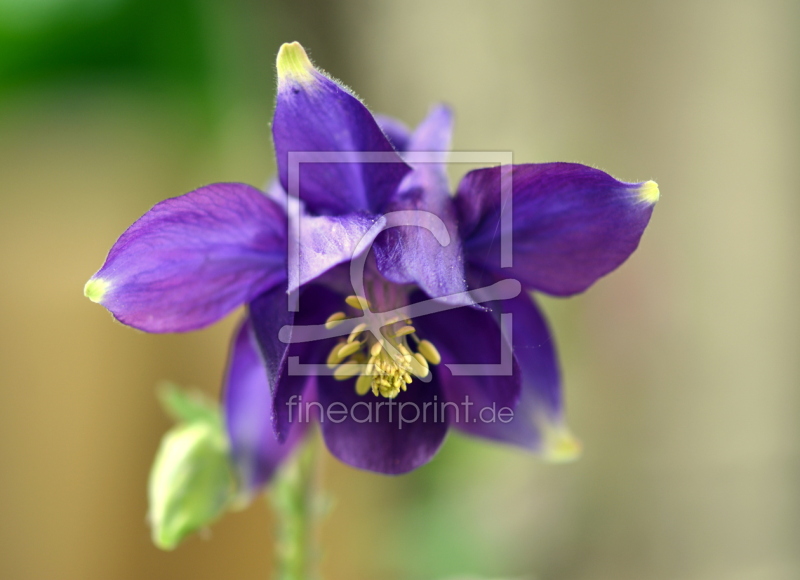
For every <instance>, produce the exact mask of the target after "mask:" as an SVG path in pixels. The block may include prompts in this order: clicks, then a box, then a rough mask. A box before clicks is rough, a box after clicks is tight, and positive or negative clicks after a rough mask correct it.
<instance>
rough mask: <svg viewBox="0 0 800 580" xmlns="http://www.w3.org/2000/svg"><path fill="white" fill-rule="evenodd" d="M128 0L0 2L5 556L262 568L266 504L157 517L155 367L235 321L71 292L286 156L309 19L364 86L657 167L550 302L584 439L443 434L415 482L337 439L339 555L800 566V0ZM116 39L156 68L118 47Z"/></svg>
mask: <svg viewBox="0 0 800 580" xmlns="http://www.w3.org/2000/svg"><path fill="white" fill-rule="evenodd" d="M141 1H142V4H141V5H142V6H144V5H145V4H146V2H144V1H143V0H141ZM131 3H133V4H136V0H130V1H127V0H113V1H111V0H106V1H102V0H84V1H81V0H72V1H68V0H48V1H47V2H45V1H44V0H43V1H42V2H37V3H35V10H34V3H31V4H30V5H28V4H25V3H24V2H22V0H0V42H2V43H4V44H2V45H0V49H2V50H0V53H3V51H5V53H4V54H5V56H6V57H7V58H6V60H5V61H1V62H0V81H2V85H1V86H0V89H1V92H0V265H1V266H2V274H1V275H0V290H1V291H2V294H1V295H2V300H0V320H2V331H0V381H1V383H2V385H1V387H0V465H2V467H1V468H0V469H2V474H1V475H0V510H2V511H1V512H0V514H2V515H0V577H2V578H4V579H5V578H8V579H10V580H17V579H20V580H22V579H25V580H27V579H48V580H49V579H117V578H119V579H131V580H133V579H140V578H145V577H146V578H154V579H155V578H164V579H167V578H194V579H198V580H201V579H212V578H237V579H247V578H254V579H255V578H267V577H270V576H269V570H270V565H271V550H272V547H271V542H272V539H273V536H272V528H271V525H272V524H271V519H270V516H269V512H268V510H267V508H266V507H265V506H264V505H263V504H262V503H257V504H255V505H253V506H252V507H251V508H250V509H249V510H248V511H247V512H244V513H241V514H235V515H231V516H228V517H226V518H225V519H224V520H223V521H221V522H220V523H219V524H217V525H216V526H214V527H213V528H212V530H211V537H210V538H209V539H206V540H204V539H200V538H192V539H190V540H189V541H187V542H186V543H185V545H183V546H181V547H179V548H178V549H177V550H176V551H175V552H172V553H162V552H159V551H158V550H156V549H155V548H154V547H153V546H152V544H151V543H150V540H149V531H148V529H147V527H146V525H145V519H144V517H145V512H146V496H145V486H146V480H147V473H148V469H149V466H150V462H151V460H152V457H153V455H154V453H155V450H156V448H157V445H158V441H159V439H160V437H161V435H162V434H163V433H164V431H165V430H166V429H167V428H168V427H169V422H168V420H167V419H166V417H165V416H164V415H163V413H162V412H161V411H160V409H159V408H158V405H157V403H156V400H155V397H154V386H155V384H156V383H157V382H158V381H159V380H161V379H165V378H168V379H171V380H174V381H176V382H178V383H180V384H183V385H187V386H196V387H199V388H202V389H203V390H205V391H206V392H208V393H211V394H216V393H217V391H218V388H219V380H220V377H221V374H222V370H223V367H224V361H225V356H226V350H227V342H228V337H229V335H230V332H231V329H232V327H233V324H234V323H235V317H232V318H231V319H229V320H226V321H225V322H223V323H221V324H219V325H217V326H215V327H213V328H211V329H209V330H206V331H203V332H199V333H194V334H187V335H174V336H153V335H145V334H142V333H138V332H135V331H133V330H130V329H128V328H125V327H123V326H121V325H119V324H117V323H114V322H113V321H112V319H111V317H110V316H109V315H108V313H107V312H105V311H104V310H103V309H102V308H100V307H98V306H97V305H94V304H92V303H90V302H89V301H88V300H86V299H85V298H83V296H82V294H81V289H82V286H83V283H84V282H85V280H86V279H87V278H88V277H89V276H90V275H91V274H92V273H93V272H94V271H95V270H96V269H97V268H98V267H99V266H100V265H101V263H102V261H103V258H104V257H105V252H106V251H107V250H108V248H109V247H110V246H111V244H112V243H113V241H114V240H115V239H116V237H117V236H118V235H119V234H120V233H121V232H122V231H123V230H124V229H125V228H126V227H127V226H128V225H129V224H130V223H131V222H132V221H133V220H134V219H136V218H137V217H138V216H139V215H140V214H142V213H143V212H144V211H146V210H147V209H148V208H149V207H150V206H151V205H152V204H154V203H155V202H157V201H159V200H161V199H164V198H166V197H170V196H174V195H177V194H180V193H184V192H186V191H189V190H191V189H193V188H195V187H197V186H199V185H201V184H204V183H208V182H213V181H226V180H227V181H233V180H235V181H244V182H248V183H252V184H256V185H259V184H262V183H264V182H265V181H266V179H267V178H268V177H269V176H270V174H271V172H272V170H273V162H272V158H271V155H272V154H271V143H270V134H269V127H268V123H269V119H270V116H271V107H272V98H273V86H272V85H273V82H274V71H273V68H272V66H273V65H272V62H273V59H274V55H275V53H276V52H277V48H278V46H279V45H280V43H281V42H284V41H291V40H299V41H300V42H302V43H303V44H304V45H305V46H306V47H307V48H308V50H309V52H310V53H311V56H312V58H313V59H314V60H315V61H316V62H317V64H318V65H320V66H321V67H322V68H324V69H326V70H327V71H329V72H330V73H331V74H333V75H334V76H336V77H337V78H340V79H342V80H343V81H344V82H346V83H347V84H348V85H349V86H351V87H353V88H354V89H355V90H356V91H357V92H358V94H359V95H360V96H361V97H362V98H363V99H364V100H365V101H366V103H367V104H368V106H370V108H371V109H372V110H373V111H380V112H383V113H387V114H391V115H394V116H397V117H400V118H402V119H404V120H406V121H407V122H409V123H412V124H413V123H416V122H418V121H419V120H420V119H421V118H422V117H423V115H424V114H425V112H426V110H427V108H428V106H429V105H430V104H432V103H433V102H435V101H438V100H445V101H447V102H448V103H450V104H451V105H452V106H453V107H454V109H455V111H456V114H457V128H456V134H455V143H454V146H455V148H456V149H459V150H487V149H488V150H491V149H498V150H512V151H513V152H514V156H515V160H516V161H517V162H530V161H556V160H560V161H579V162H583V163H588V164H591V165H593V166H596V167H599V168H602V169H604V170H607V171H609V172H611V173H612V174H613V175H615V176H616V177H618V178H620V179H624V180H627V181H640V180H646V179H655V180H656V181H658V183H659V185H660V187H661V192H662V197H661V201H660V202H659V205H658V207H657V209H656V211H655V213H654V217H653V220H652V223H651V226H650V228H649V229H648V231H647V232H646V234H645V236H644V238H643V241H642V244H641V246H640V248H639V250H638V251H637V253H636V254H634V256H633V258H632V259H631V260H630V261H629V262H628V263H626V264H625V265H624V266H623V267H622V268H621V269H620V270H619V271H617V272H616V273H614V274H613V275H612V276H610V277H609V278H608V279H604V280H602V281H601V282H599V283H598V284H597V285H596V286H595V287H593V288H592V289H591V290H590V291H589V292H588V293H587V294H585V295H583V296H580V297H577V298H574V299H570V300H567V301H562V300H553V299H546V300H544V305H545V307H546V309H547V310H548V312H549V313H550V314H551V322H552V325H553V327H554V331H555V334H556V338H557V340H558V343H559V345H560V348H561V356H562V363H563V367H564V375H565V381H566V390H567V398H568V402H569V417H570V423H571V425H572V427H573V429H574V430H575V431H576V433H577V434H578V435H579V436H580V437H581V438H582V440H583V442H584V446H585V453H584V457H583V459H582V460H581V461H580V462H578V463H576V464H574V465H567V466H552V465H546V464H543V463H541V462H539V461H537V460H535V459H534V458H532V457H530V456H528V455H526V454H524V453H522V452H519V451H516V450H513V449H510V448H505V447H500V446H495V445H491V444H488V443H484V442H479V441H474V440H468V439H465V438H462V437H459V436H451V437H450V439H449V440H448V442H447V443H446V445H445V448H444V450H443V451H442V452H441V454H440V456H439V457H438V458H437V459H436V461H434V462H433V463H432V464H430V465H429V466H426V467H425V468H423V469H420V470H418V471H417V472H415V473H413V474H411V475H409V476H404V477H401V478H395V479H388V478H385V477H380V476H376V475H371V474H366V473H361V472H356V471H354V470H351V469H349V468H346V467H344V466H342V465H339V464H336V463H335V462H334V461H332V460H329V461H327V462H326V466H325V471H326V479H325V486H326V488H327V490H328V491H329V492H330V494H331V495H332V496H333V497H335V499H336V501H335V507H334V510H333V512H332V514H331V516H330V517H329V518H328V519H327V520H326V522H325V525H324V528H323V541H324V549H325V556H324V565H323V570H324V572H325V577H326V578H329V579H339V578H347V579H355V580H358V579H374V578H382V579H395V578H396V579H401V578H403V579H405V578H419V579H423V578H426V579H427V578H447V577H457V576H465V575H467V576H476V577H486V578H492V577H495V578H496V577H516V578H537V579H543V580H562V579H563V580H567V579H569V580H644V579H648V580H649V579H655V580H661V579H664V580H790V579H796V578H800V552H799V551H798V546H800V501H799V500H798V496H799V495H800V446H799V444H800V429H799V428H798V419H797V417H798V411H800V397H798V386H800V380H799V379H800V376H799V375H800V369H799V368H798V358H797V354H798V351H799V348H798V347H800V344H799V343H800V341H799V340H798V338H800V330H799V328H800V326H799V325H798V305H797V304H798V301H797V288H798V281H799V280H798V259H797V255H796V254H797V251H798V247H800V244H799V243H798V242H800V240H798V228H797V225H796V224H797V216H798V209H799V208H798V197H799V194H800V191H799V189H798V185H800V179H798V178H799V177H800V175H798V173H799V172H800V170H799V169H798V135H799V133H798V129H799V128H800V127H798V120H799V119H798V110H800V107H798V102H799V99H798V97H800V84H798V82H799V81H800V78H799V77H800V75H798V71H800V51H799V50H798V49H799V48H800V47H799V46H798V31H800V28H799V27H798V24H800V19H799V18H798V17H800V4H798V3H797V2H793V1H785V2H780V1H768V0H761V1H744V2H730V1H721V0H717V1H707V2H692V1H688V0H676V1H673V2H657V1H638V2H637V1H633V0H630V1H615V2H592V1H590V0H585V1H581V2H558V1H555V0H553V1H541V2H540V1H529V2H525V1H508V0H506V1H504V0H499V1H488V0H486V1H472V0H428V1H424V0H403V1H402V2H401V1H366V0H364V1H355V0H347V1H342V2H337V3H335V4H333V3H321V2H320V3H318V4H317V3H313V2H310V1H308V0H303V1H301V2H295V3H291V4H290V3H288V2H286V3H284V2H277V1H274V2H257V1H255V0H252V1H246V0H238V1H235V2H231V3H229V4H222V3H212V2H211V1H210V0H209V1H207V2H205V1H200V0H198V1H197V2H193V1H189V0H182V1H181V2H176V4H174V5H170V6H172V7H174V9H173V8H170V9H169V10H167V9H166V8H165V9H163V10H160V9H159V10H160V11H158V12H154V13H153V14H154V15H153V16H152V17H151V15H150V13H147V14H145V15H142V14H140V13H138V12H135V10H134V8H135V7H133V8H132V7H131V6H129V5H130V4H131ZM53 6H55V7H56V8H53ZM153 6H155V4H153ZM98 7H99V8H98ZM48 9H52V10H56V12H52V13H50V12H47V11H46V10H48ZM90 9H91V10H90ZM92 10H93V11H92ZM126 10H127V11H129V12H130V14H139V17H137V18H140V19H139V20H135V19H133V17H132V16H131V17H130V18H129V17H128V16H126V14H128V12H125V11H126ZM37 11H38V12H37ZM115 11H116V12H115ZM52 14H56V15H57V16H58V17H59V18H65V19H66V20H65V21H67V22H71V23H72V24H70V26H72V25H74V22H77V20H75V19H80V18H92V19H94V20H92V23H93V24H91V27H90V30H92V31H93V32H92V34H94V35H95V36H91V37H89V36H85V35H84V38H92V39H94V38H97V39H99V40H97V44H96V45H92V44H89V45H86V46H84V47H83V48H82V49H81V50H83V51H84V52H85V58H84V57H83V56H81V58H84V60H81V59H78V58H77V57H76V60H75V62H90V63H94V64H93V65H92V67H94V68H92V67H89V68H86V67H83V68H81V67H78V66H66V65H64V66H61V65H59V66H55V65H54V66H50V65H49V64H48V63H50V62H51V60H52V59H56V57H57V56H59V55H62V56H63V54H72V53H70V52H69V51H70V50H72V48H70V47H72V46H73V45H72V44H67V45H63V43H64V42H67V40H64V38H67V39H69V38H71V37H68V35H67V36H65V34H66V33H64V32H63V30H64V28H63V27H64V26H67V25H63V26H62V25H60V24H59V26H61V28H55V29H53V30H56V31H61V32H49V31H50V29H49V28H46V26H55V25H53V24H52V22H55V20H52V18H55V16H52ZM87 14H88V15H89V16H86V15H87ZM119 14H122V16H119ZM43 15H44V16H43ZM156 16H157V17H158V18H156ZM112 17H113V18H116V19H117V20H113V23H115V24H114V26H115V27H116V28H112V27H111V24H108V23H109V22H112V21H111V20H108V19H109V18H112ZM48 18H51V20H48ZM104 19H105V20H104ZM42 22H44V23H45V24H42ZM59 22H60V21H59ZM81 22H82V21H81ZM171 23H172V24H171ZM175 23H178V24H175ZM187 23H191V24H192V26H193V28H191V30H190V32H186V33H185V36H181V37H178V36H173V35H172V32H170V31H171V30H172V29H171V28H169V26H173V25H174V26H178V25H180V26H184V25H185V26H189V24H187ZM36 26H38V27H39V28H36ZM43 26H44V28H42V27H43ZM31 30H34V31H36V30H39V31H42V30H43V31H44V32H42V34H41V38H43V39H45V40H43V41H41V42H43V43H44V44H41V42H40V44H36V42H39V41H36V38H39V37H35V38H34V37H31V38H34V40H30V41H28V40H25V39H27V38H28V37H26V36H25V35H26V34H28V35H30V34H32V33H31V32H30V31H31ZM81 30H82V29H81ZM87 30H89V29H87ZM181 30H184V29H183V28H182V29H181ZM186 30H189V29H188V28H187V29H186ZM45 33H46V34H45ZM59 34H60V36H59ZM87 34H88V33H87ZM120 34H121V35H122V36H120ZM114 35H116V36H114ZM107 36H108V37H109V40H108V42H106V37H107ZM76 38H77V37H76ZM120 38H121V40H120ZM20 39H23V40H24V42H23V40H20ZM151 41H152V42H151ZM60 42H61V43H62V44H59V43H60ZM70 42H71V41H70ZM75 42H79V41H78V40H76V41H75ZM87 42H88V41H87ZM91 42H95V41H94V40H92V41H91ZM26 43H27V44H26ZM126 43H129V44H130V46H135V47H140V49H137V50H140V52H141V54H142V55H144V56H142V57H141V59H140V60H141V62H144V63H149V64H148V65H147V66H152V67H153V70H156V71H157V74H156V73H153V74H152V75H151V76H144V73H142V72H141V71H143V70H147V71H149V70H150V69H149V68H147V67H145V66H144V65H140V64H136V63H139V60H135V59H133V60H130V59H129V60H130V62H133V63H134V64H136V66H133V65H128V64H126V65H125V67H122V65H119V64H118V61H113V62H112V60H111V57H110V56H108V55H110V54H112V53H113V54H117V53H118V54H121V55H127V54H128V52H125V50H127V49H126V47H127V46H128V44H126ZM65 46H66V47H65ZM75 46H77V45H75ZM87 47H88V48H87ZM142 47H144V48H142ZM75 50H76V51H77V49H75ZM15 51H16V52H15ZM37 51H38V52H37ZM58 51H61V53H59V52H58ZM64 51H66V52H64ZM113 51H117V52H113ZM73 52H74V51H73ZM84 52H80V54H81V55H84ZM134 53H135V54H137V55H138V54H140V53H139V52H135V51H134V50H133V49H131V51H130V54H134ZM75 54H78V52H75ZM37 55H38V56H37ZM54 55H55V56H54ZM198 55H201V56H202V58H200V56H198ZM17 57H19V58H17ZM36 58H39V60H36ZM64 58H66V57H64ZM119 58H122V57H119ZM126 58H128V57H126ZM131 58H132V57H131ZM15 59H16V60H15ZM26 59H27V60H26ZM47 59H51V60H47ZM87 59H88V60H87ZM170 59H171V60H170ZM9 62H10V63H11V64H8V63H9ZM52 62H55V61H54V60H52ZM59 62H60V61H59ZM69 62H72V61H69ZM119 62H125V63H128V61H127V60H120V61H119ZM20 63H21V64H20ZM31 63H33V64H31ZM37 63H38V64H37ZM41 63H45V64H46V65H47V66H45V65H43V64H41ZM98 63H99V64H98ZM165 63H166V64H165ZM198 63H199V64H198ZM162 65H163V66H162ZM167 65H169V66H167ZM26 67H27V68H26ZM36 67H39V68H36ZM48 67H49V68H48ZM126 67H127V68H126ZM159 67H160V68H159ZM20 71H21V72H20ZM31 71H32V72H31ZM87 71H88V72H87ZM98 71H99V72H98ZM3 75H6V76H5V77H4V76H3ZM9 79H11V80H9ZM143 79H144V80H143ZM187 79H188V80H187ZM460 172H462V173H463V169H462V170H461V171H460ZM458 174H459V171H458V170H455V175H454V177H457V175H458Z"/></svg>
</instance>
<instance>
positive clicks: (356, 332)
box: [347, 322, 368, 342]
mask: <svg viewBox="0 0 800 580" xmlns="http://www.w3.org/2000/svg"><path fill="white" fill-rule="evenodd" d="M367 328H368V326H367V325H366V324H365V323H363V322H362V323H361V324H358V325H357V326H356V327H355V328H354V329H353V330H352V332H351V333H350V336H348V337H347V342H353V341H354V340H355V339H356V338H357V337H358V335H359V334H361V333H362V332H364V331H365V330H366V329H367Z"/></svg>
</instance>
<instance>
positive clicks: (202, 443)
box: [148, 389, 236, 550]
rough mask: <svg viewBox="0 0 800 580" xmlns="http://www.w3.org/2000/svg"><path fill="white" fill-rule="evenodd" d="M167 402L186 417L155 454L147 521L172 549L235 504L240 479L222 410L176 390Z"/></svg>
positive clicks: (164, 396) (161, 542) (158, 540)
mask: <svg viewBox="0 0 800 580" xmlns="http://www.w3.org/2000/svg"><path fill="white" fill-rule="evenodd" d="M162 401H163V402H164V403H165V406H167V407H169V408H170V409H171V410H172V412H173V413H174V414H175V415H177V416H178V417H179V418H180V419H182V422H181V423H179V424H178V425H176V426H175V427H173V428H172V429H170V430H169V431H168V432H167V433H166V435H164V438H163V439H162V440H161V447H160V448H159V450H158V453H157V454H156V458H155V461H154V463H153V468H152V470H151V472H150V482H149V486H148V496H149V502H150V510H149V514H148V520H149V522H150V526H151V529H152V536H153V542H154V543H155V544H156V545H157V546H158V547H159V548H161V549H164V550H171V549H173V548H175V547H176V546H177V545H178V544H179V543H180V542H181V540H183V539H184V538H185V537H186V536H187V535H189V534H191V533H192V532H195V531H197V530H199V529H201V528H204V527H206V526H208V525H209V524H211V523H212V522H213V521H214V520H216V519H217V518H218V517H219V516H220V515H222V514H223V513H224V512H225V511H226V510H227V509H228V508H229V507H230V506H231V505H232V502H233V501H234V500H235V498H236V480H235V477H234V473H233V469H232V467H231V464H230V461H229V458H228V443H227V438H226V435H225V431H224V428H223V424H222V420H221V418H220V415H219V411H218V410H217V409H215V408H214V407H213V406H211V404H210V403H205V402H204V401H201V400H199V399H197V398H196V397H195V398H192V397H190V396H188V395H185V394H183V393H181V392H180V391H178V390H177V389H170V391H169V392H167V393H162ZM177 409H181V410H183V411H184V412H183V413H181V412H175V411H176V410H177ZM188 410H193V411H196V412H194V413H192V412H188V413H187V412H186V411H188Z"/></svg>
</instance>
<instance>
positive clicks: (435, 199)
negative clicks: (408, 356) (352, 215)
mask: <svg viewBox="0 0 800 580" xmlns="http://www.w3.org/2000/svg"><path fill="white" fill-rule="evenodd" d="M452 120H453V119H452V113H451V112H450V109H449V108H447V107H446V106H444V105H439V106H437V107H434V108H433V109H432V110H431V112H430V114H429V115H428V117H427V118H426V119H425V120H424V121H423V122H422V123H421V124H420V125H419V126H418V127H417V129H416V130H415V131H414V134H413V135H412V136H411V139H410V141H409V150H410V151H424V152H426V153H428V155H427V156H426V161H427V162H419V163H413V164H412V165H413V167H414V171H412V172H411V173H409V174H408V175H407V176H406V178H405V179H404V180H403V183H402V184H401V185H400V193H399V194H398V196H397V198H396V199H395V201H394V203H392V204H391V206H390V208H389V209H390V210H391V211H403V210H417V211H420V212H421V213H420V214H419V216H418V220H419V224H420V225H419V226H411V227H409V226H404V227H399V228H393V229H392V230H390V231H387V232H386V233H385V234H384V235H383V236H381V238H380V239H379V242H378V244H377V245H376V250H377V251H376V259H377V265H378V269H379V270H380V271H381V273H382V274H383V275H384V276H385V277H386V278H387V279H388V280H390V281H392V282H394V283H396V284H416V285H417V286H419V287H420V288H421V289H422V290H424V291H425V293H427V294H428V295H429V296H431V297H433V298H445V297H447V296H449V295H453V294H456V293H459V292H464V291H466V283H465V277H464V258H463V250H462V246H461V239H460V236H459V234H458V226H457V221H456V209H455V207H454V204H453V199H452V198H451V197H450V193H449V186H448V182H447V173H446V171H445V165H444V163H443V162H444V160H445V158H446V155H447V151H448V150H449V147H450V134H451V132H452ZM437 152H441V155H439V154H437ZM428 214H433V216H436V217H438V218H440V219H441V220H442V222H443V223H444V225H445V227H446V228H447V231H448V233H449V237H450V243H449V244H448V245H445V246H442V245H441V244H440V243H439V242H438V241H437V240H436V238H435V237H434V236H433V234H432V233H431V232H430V231H429V229H427V228H426V227H424V226H425V225H426V224H427V225H428V226H429V227H431V226H432V225H434V224H433V223H432V222H431V220H432V219H434V220H435V218H432V216H430V215H428ZM436 221H438V220H436ZM446 301H448V302H451V301H452V302H456V303H459V304H469V303H470V301H469V300H468V299H466V298H461V299H458V300H456V299H450V300H446Z"/></svg>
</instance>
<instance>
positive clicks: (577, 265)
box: [456, 163, 658, 296]
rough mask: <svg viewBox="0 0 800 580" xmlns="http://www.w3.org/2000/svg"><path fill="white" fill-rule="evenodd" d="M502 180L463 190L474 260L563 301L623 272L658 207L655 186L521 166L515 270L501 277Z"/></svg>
mask: <svg viewBox="0 0 800 580" xmlns="http://www.w3.org/2000/svg"><path fill="white" fill-rule="evenodd" d="M506 171H507V169H506ZM500 173H501V171H500V168H499V167H492V168H489V169H479V170H477V171H472V172H470V173H468V174H467V175H466V176H465V177H464V179H463V180H462V182H461V185H460V186H459V188H458V195H457V197H456V205H457V206H458V209H459V216H460V220H461V221H460V227H461V234H462V238H463V239H464V250H465V253H466V255H467V260H468V261H470V262H471V263H473V264H475V265H476V266H478V267H487V268H489V269H490V270H492V271H494V272H496V273H500V274H501V275H504V276H511V277H514V278H517V279H518V280H519V281H520V282H522V284H523V285H524V286H527V287H529V288H532V289H536V290H540V291H542V292H547V293H549V294H554V295H558V296H567V295H570V294H575V293H577V292H582V291H584V290H586V289H587V288H588V287H589V286H591V285H592V284H593V283H594V282H595V281H596V280H597V279H598V278H600V277H601V276H604V275H606V274H608V273H609V272H611V271H612V270H614V269H615V268H617V267H618V266H619V265H620V264H622V263H623V262H624V261H625V260H626V259H627V258H628V256H630V255H631V253H632V252H633V251H634V250H635V249H636V247H637V246H638V244H639V239H640V238H641V236H642V233H643V232H644V228H645V227H646V226H647V223H648V221H649V220H650V215H651V214H652V212H653V205H654V203H655V201H656V200H657V199H658V186H657V185H656V184H655V183H654V182H652V181H648V182H645V183H624V182H622V181H617V180H616V179H614V178H613V177H611V176H610V175H608V174H607V173H603V172H602V171H599V170H597V169H593V168H591V167H586V166H584V165H578V164H575V163H544V164H536V165H516V166H513V169H512V171H511V172H510V173H511V176H512V179H513V197H512V201H513V212H512V216H513V232H512V238H513V239H512V248H513V266H512V267H511V268H504V269H503V270H500V241H499V240H500V237H501V234H502V233H503V232H501V231H500V213H501V211H500V210H501V201H502V200H501V195H500Z"/></svg>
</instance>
